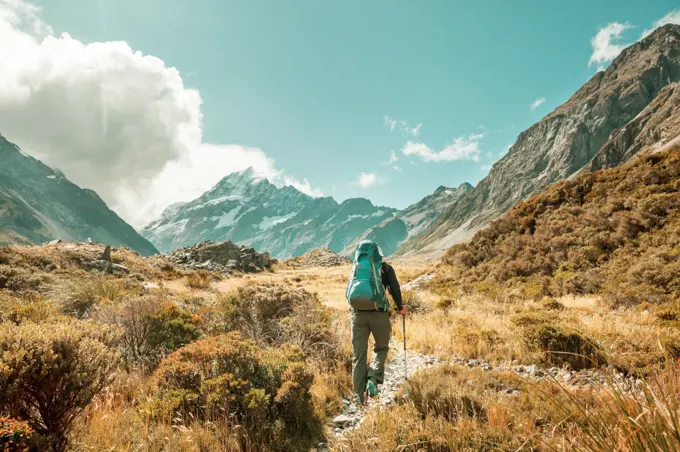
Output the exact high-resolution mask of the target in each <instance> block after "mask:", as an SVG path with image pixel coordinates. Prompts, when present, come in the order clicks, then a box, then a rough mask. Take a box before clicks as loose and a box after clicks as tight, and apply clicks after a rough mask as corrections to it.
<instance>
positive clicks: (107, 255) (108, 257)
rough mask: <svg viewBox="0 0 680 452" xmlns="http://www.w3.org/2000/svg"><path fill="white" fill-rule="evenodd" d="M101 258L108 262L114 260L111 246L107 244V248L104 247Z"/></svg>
mask: <svg viewBox="0 0 680 452" xmlns="http://www.w3.org/2000/svg"><path fill="white" fill-rule="evenodd" d="M101 260H103V261H106V262H112V261H111V246H110V245H106V248H104V253H102V257H101Z"/></svg>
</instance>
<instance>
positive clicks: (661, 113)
mask: <svg viewBox="0 0 680 452" xmlns="http://www.w3.org/2000/svg"><path fill="white" fill-rule="evenodd" d="M679 142H680V83H671V84H670V85H668V86H666V87H665V88H664V89H662V90H661V92H660V93H659V94H658V95H657V96H656V98H655V99H654V101H653V102H652V103H651V104H649V105H648V106H647V107H646V108H645V109H644V110H642V112H641V113H640V114H639V115H637V116H636V117H635V118H634V119H633V120H632V121H630V122H629V123H628V124H626V125H625V126H624V127H621V128H620V129H618V130H616V131H615V132H614V133H612V136H611V137H610V138H609V141H607V143H606V144H605V145H604V146H603V147H602V149H600V152H598V153H597V155H596V156H595V157H594V158H593V159H592V160H591V161H590V163H589V164H588V165H586V167H585V168H584V170H585V171H597V170H600V169H604V168H612V167H614V166H616V165H619V164H620V163H623V162H626V161H628V160H630V159H631V158H632V157H633V156H634V155H635V154H637V153H638V152H644V151H659V150H663V149H665V148H668V147H670V146H672V145H673V144H676V143H679Z"/></svg>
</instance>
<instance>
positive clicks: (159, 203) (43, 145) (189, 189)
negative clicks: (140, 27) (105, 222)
mask: <svg viewBox="0 0 680 452" xmlns="http://www.w3.org/2000/svg"><path fill="white" fill-rule="evenodd" d="M39 14H40V9H39V8H37V7H36V6H34V5H32V4H30V3H27V2H24V1H22V0H0V61H1V62H2V64H0V128H1V130H0V133H2V134H3V135H5V136H6V137H7V139H9V140H10V141H14V142H16V143H17V144H18V145H19V146H21V147H22V148H23V149H25V150H26V151H27V152H28V153H30V154H32V155H34V156H35V157H37V158H39V159H41V160H43V161H44V162H45V163H46V164H48V165H50V166H52V167H55V168H59V169H60V170H62V171H63V172H64V173H65V174H66V176H67V177H68V178H69V179H71V180H72V181H73V182H75V183H77V184H79V185H81V186H84V187H87V188H91V189H94V190H95V191H97V192H98V193H99V194H100V195H101V197H102V198H103V199H104V200H105V201H106V202H107V203H108V204H109V206H110V207H111V208H112V209H114V210H115V211H116V212H117V213H118V214H120V215H121V216H122V217H123V218H125V219H126V220H128V221H129V222H130V223H132V224H133V225H135V226H140V225H141V224H143V223H144V222H146V221H148V220H150V219H152V218H154V217H155V216H157V215H158V214H159V213H160V211H161V210H162V209H163V208H164V207H165V206H167V205H168V204H171V203H173V202H177V201H185V200H189V199H192V198H194V197H196V196H198V195H200V194H201V193H203V192H204V191H206V190H207V189H209V188H211V187H212V186H213V185H214V184H215V183H216V182H217V181H218V180H219V179H220V178H222V177H223V176H225V175H226V174H227V173H229V172H233V171H238V170H243V169H245V168H247V167H250V166H253V167H254V168H255V169H256V170H257V171H258V172H259V173H260V174H262V175H266V176H267V177H269V178H270V179H271V180H272V182H273V183H278V184H282V185H283V184H288V185H294V186H296V187H298V188H300V189H301V190H303V191H306V192H308V193H312V194H316V195H318V194H320V192H318V190H315V189H314V188H312V187H311V185H310V183H309V182H308V181H307V180H304V181H302V182H300V181H297V180H296V179H294V178H292V177H291V176H289V175H286V174H285V172H283V171H281V170H277V169H276V167H275V162H274V161H273V160H272V159H271V158H269V157H267V155H266V154H265V153H264V152H263V151H262V150H261V149H257V148H251V147H245V146H240V145H236V144H230V145H220V144H209V143H205V142H203V130H202V113H201V97H200V95H199V93H198V91H196V90H193V89H188V88H186V87H185V86H184V84H183V81H182V78H181V76H180V74H179V72H178V71H177V70H176V69H175V68H171V67H167V66H166V65H165V63H164V62H163V61H162V60H160V59H158V58H156V57H154V56H151V55H144V54H142V53H141V52H139V51H134V50H133V49H131V48H130V46H129V45H128V44H127V43H125V42H95V43H82V42H80V41H78V40H77V39H74V38H72V37H71V36H69V35H68V34H62V35H60V36H55V35H54V32H53V31H52V29H51V28H50V27H49V25H48V24H46V23H45V22H44V21H42V20H41V18H40V15H39Z"/></svg>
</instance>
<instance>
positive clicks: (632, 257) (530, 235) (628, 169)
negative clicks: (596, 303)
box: [438, 147, 680, 306]
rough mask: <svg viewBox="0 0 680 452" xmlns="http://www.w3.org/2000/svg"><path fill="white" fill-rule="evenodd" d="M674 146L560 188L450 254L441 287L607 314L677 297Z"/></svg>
mask: <svg viewBox="0 0 680 452" xmlns="http://www.w3.org/2000/svg"><path fill="white" fill-rule="evenodd" d="M679 209H680V147H675V148H673V149H671V150H668V151H665V152H662V153H657V154H652V155H645V156H640V157H638V158H637V159H635V160H633V161H632V162H630V163H628V164H626V165H624V166H621V167H617V168H613V169H608V170H603V171H599V172H595V173H591V174H584V175H580V176H578V177H576V178H575V179H573V180H568V181H564V182H560V183H557V184H555V185H553V186H551V187H549V188H548V189H547V190H546V191H545V192H543V193H541V194H540V195H537V196H534V197H532V198H530V199H528V200H527V201H525V202H520V203H519V204H517V205H516V206H515V207H514V208H513V209H512V210H511V211H510V212H509V213H508V214H506V215H505V216H504V217H502V218H501V219H499V220H497V221H495V222H493V223H492V224H491V225H490V226H489V227H488V228H486V229H484V230H482V231H480V232H478V233H477V234H476V235H475V237H474V238H473V239H472V240H471V241H470V242H469V243H466V244H460V245H456V246H453V247H452V248H450V249H449V250H448V252H447V253H446V255H445V256H444V258H443V265H442V266H441V268H440V271H439V278H438V282H439V284H440V285H449V286H450V287H457V288H459V289H461V290H463V291H475V290H482V291H484V290H495V289H497V288H499V287H502V288H509V289H517V290H518V292H519V293H520V294H523V295H530V296H542V295H565V294H602V295H603V296H604V298H605V299H606V300H607V301H608V302H610V303H612V304H613V305H629V306H630V305H633V304H636V303H640V302H643V301H647V302H650V303H662V302H665V301H671V300H673V299H676V298H677V296H678V293H680V211H679Z"/></svg>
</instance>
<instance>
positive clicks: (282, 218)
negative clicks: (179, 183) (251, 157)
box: [143, 169, 396, 259]
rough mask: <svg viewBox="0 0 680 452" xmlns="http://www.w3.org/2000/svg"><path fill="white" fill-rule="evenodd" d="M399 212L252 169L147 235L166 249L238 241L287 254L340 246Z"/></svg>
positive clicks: (182, 207) (169, 214)
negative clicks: (320, 193) (279, 181)
mask: <svg viewBox="0 0 680 452" xmlns="http://www.w3.org/2000/svg"><path fill="white" fill-rule="evenodd" d="M395 212H396V210H395V209H391V208H387V207H377V206H374V205H373V204H372V203H371V202H370V201H368V200H366V199H361V198H357V199H348V200H346V201H344V202H342V203H340V204H338V203H337V202H336V201H335V200H334V199H333V198H312V197H310V196H308V195H305V194H303V193H301V192H300V191H298V190H297V189H295V188H293V187H283V188H277V187H275V186H274V185H272V184H271V183H270V182H269V181H267V180H266V179H263V178H258V177H257V176H256V175H255V173H254V172H253V170H252V169H249V170H247V171H244V172H240V173H233V174H230V175H228V176H226V177H225V178H224V179H222V180H221V181H220V182H219V183H218V184H217V185H216V186H215V187H214V188H213V189H211V190H210V191H208V192H206V193H205V194H203V195H202V196H201V197H199V198H198V199H196V200H194V201H191V202H188V203H183V204H175V205H173V206H170V207H168V208H167V209H166V210H165V212H163V215H162V216H161V218H160V219H158V220H157V221H154V222H153V223H151V224H149V225H148V226H147V227H145V228H144V230H143V234H144V236H145V237H147V238H148V239H149V240H151V241H152V242H153V243H154V244H155V245H156V246H157V247H158V248H159V249H160V250H162V251H171V250H174V249H177V248H181V247H184V246H190V245H193V244H195V243H198V242H203V241H206V240H212V241H223V240H232V241H234V242H238V243H240V244H244V245H248V246H251V247H253V248H255V249H257V250H261V251H265V250H266V251H269V252H270V253H271V254H272V255H273V256H275V257H276V258H279V259H283V258H288V257H291V256H299V255H301V254H303V253H305V252H307V251H309V250H312V249H314V248H324V247H327V248H330V249H331V250H333V251H340V250H342V249H343V248H345V246H347V244H349V243H350V242H351V241H352V240H354V239H356V237H358V236H359V235H361V234H362V233H363V232H364V231H366V230H367V229H369V228H371V227H372V226H374V225H376V224H379V223H380V222H382V221H384V220H385V219H387V218H391V217H392V216H393V215H394V214H395Z"/></svg>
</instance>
